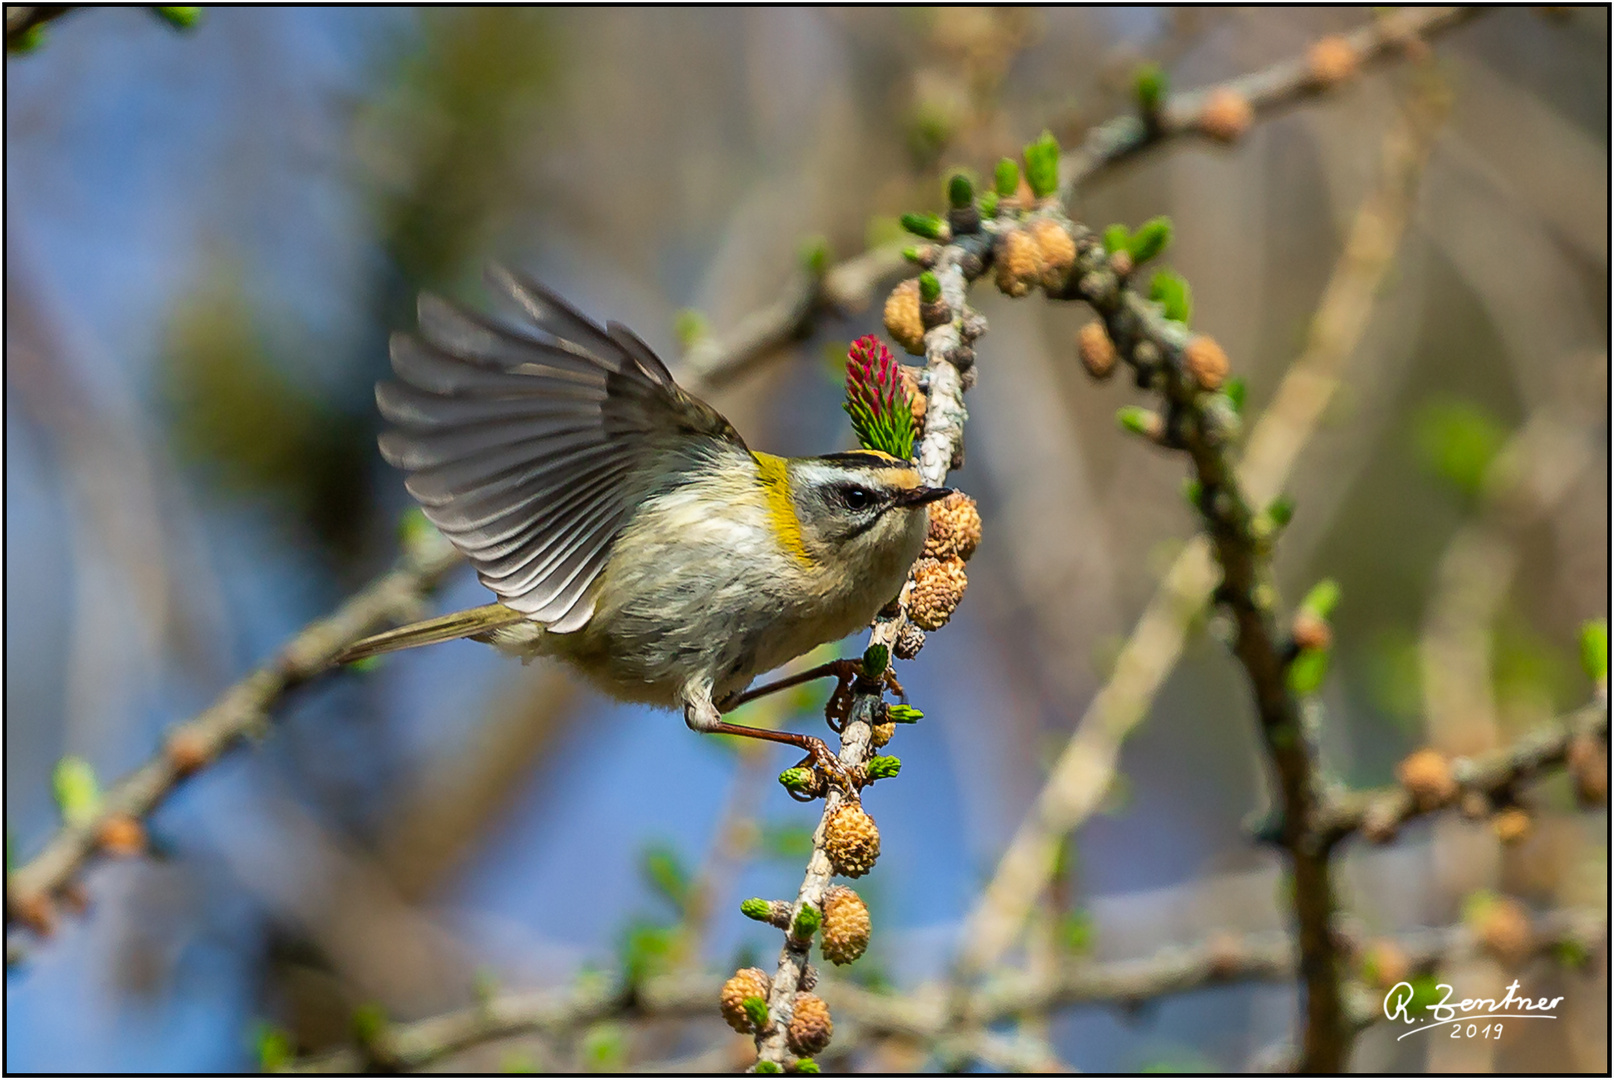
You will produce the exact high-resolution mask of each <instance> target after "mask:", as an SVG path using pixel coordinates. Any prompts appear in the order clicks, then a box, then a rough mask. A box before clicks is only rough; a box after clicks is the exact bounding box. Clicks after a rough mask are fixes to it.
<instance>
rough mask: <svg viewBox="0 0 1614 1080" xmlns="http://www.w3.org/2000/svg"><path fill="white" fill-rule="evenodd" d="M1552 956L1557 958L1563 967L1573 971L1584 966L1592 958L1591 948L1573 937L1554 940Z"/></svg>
mask: <svg viewBox="0 0 1614 1080" xmlns="http://www.w3.org/2000/svg"><path fill="white" fill-rule="evenodd" d="M1552 956H1553V959H1554V960H1557V961H1558V963H1560V964H1562V965H1563V966H1564V967H1566V968H1570V969H1572V970H1575V971H1579V970H1581V969H1582V968H1584V967H1586V965H1587V964H1589V963H1591V960H1592V954H1591V950H1590V949H1588V948H1586V946H1585V945H1584V944H1583V943H1582V942H1579V941H1576V940H1574V939H1573V938H1565V939H1564V940H1562V941H1556V942H1554V943H1553V946H1552Z"/></svg>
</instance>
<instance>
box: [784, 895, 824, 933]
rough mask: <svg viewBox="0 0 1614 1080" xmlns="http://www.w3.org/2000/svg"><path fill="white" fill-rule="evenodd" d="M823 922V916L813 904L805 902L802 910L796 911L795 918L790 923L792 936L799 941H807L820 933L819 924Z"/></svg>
mask: <svg viewBox="0 0 1614 1080" xmlns="http://www.w3.org/2000/svg"><path fill="white" fill-rule="evenodd" d="M821 922H823V916H821V915H819V914H818V909H817V908H815V907H813V906H812V905H811V904H803V905H802V906H801V910H800V911H798V912H796V918H795V920H794V921H793V922H792V923H791V924H790V936H791V937H793V938H795V939H796V940H797V941H806V940H807V939H808V938H810V937H812V936H813V935H814V934H816V933H818V925H819V923H821Z"/></svg>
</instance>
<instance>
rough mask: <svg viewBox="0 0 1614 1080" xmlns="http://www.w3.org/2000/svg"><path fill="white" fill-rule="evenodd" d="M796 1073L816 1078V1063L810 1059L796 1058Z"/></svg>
mask: <svg viewBox="0 0 1614 1080" xmlns="http://www.w3.org/2000/svg"><path fill="white" fill-rule="evenodd" d="M796 1071H797V1072H799V1073H806V1074H808V1075H809V1076H816V1075H817V1074H818V1062H816V1061H814V1060H813V1059H812V1058H797V1059H796Z"/></svg>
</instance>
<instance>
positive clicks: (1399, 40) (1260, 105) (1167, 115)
mask: <svg viewBox="0 0 1614 1080" xmlns="http://www.w3.org/2000/svg"><path fill="white" fill-rule="evenodd" d="M1482 10H1483V9H1481V8H1477V7H1425V8H1404V9H1401V10H1399V11H1395V12H1392V13H1390V14H1386V15H1383V16H1380V17H1378V18H1375V19H1374V20H1373V21H1372V22H1369V23H1367V24H1365V25H1363V26H1360V27H1358V28H1357V29H1355V30H1353V31H1351V32H1350V33H1348V34H1344V35H1342V38H1343V40H1344V41H1345V42H1346V43H1347V44H1348V45H1349V46H1350V47H1351V48H1352V49H1353V50H1354V52H1355V54H1356V56H1357V62H1358V64H1361V65H1366V64H1369V63H1372V62H1374V61H1378V60H1383V59H1388V58H1391V57H1393V56H1394V55H1395V54H1396V53H1397V52H1398V51H1404V50H1405V49H1407V48H1408V46H1410V45H1412V44H1413V43H1414V42H1418V41H1424V40H1427V39H1429V38H1432V37H1435V36H1436V35H1438V34H1440V33H1442V32H1444V31H1446V30H1450V29H1453V28H1454V27H1457V26H1460V25H1461V24H1462V23H1464V22H1466V21H1467V20H1468V19H1470V18H1472V17H1473V16H1475V15H1477V14H1479V13H1480V12H1481V11H1482ZM1333 85H1337V84H1336V83H1328V82H1324V81H1321V80H1319V79H1318V78H1317V76H1316V75H1315V74H1314V73H1313V71H1312V68H1311V64H1310V61H1309V58H1308V56H1306V55H1300V56H1292V57H1286V58H1285V59H1283V60H1279V61H1278V62H1277V63H1274V64H1272V65H1270V66H1269V67H1265V68H1261V69H1260V70H1258V71H1252V72H1249V73H1247V74H1244V75H1240V76H1238V77H1237V78H1233V79H1229V80H1227V81H1226V82H1222V83H1217V84H1216V85H1214V86H1209V87H1204V88H1202V89H1199V90H1192V91H1187V92H1184V93H1179V94H1173V95H1171V97H1170V98H1168V99H1167V100H1166V101H1165V102H1163V103H1162V105H1161V107H1160V110H1159V112H1158V114H1157V115H1156V116H1154V117H1153V118H1144V117H1141V116H1137V115H1128V116H1118V117H1116V118H1115V119H1113V120H1109V121H1107V122H1105V123H1103V124H1100V125H1098V126H1097V127H1095V128H1093V129H1092V130H1090V131H1089V132H1088V133H1087V138H1086V139H1085V140H1084V141H1083V142H1082V145H1081V146H1080V147H1078V148H1077V149H1075V150H1073V151H1071V152H1070V153H1067V154H1065V155H1064V156H1063V157H1062V158H1061V159H1060V163H1059V197H1060V201H1061V202H1063V203H1067V204H1068V203H1069V202H1070V200H1071V198H1072V197H1073V196H1074V195H1075V193H1076V192H1077V191H1078V190H1079V189H1080V188H1081V187H1082V186H1083V185H1084V184H1086V183H1087V182H1088V181H1090V180H1091V179H1093V177H1094V176H1096V175H1098V174H1099V173H1100V172H1103V171H1105V170H1108V169H1110V168H1112V167H1114V166H1116V165H1119V164H1121V163H1122V162H1124V161H1128V160H1130V159H1132V158H1134V157H1136V156H1137V155H1139V154H1141V153H1143V152H1144V151H1146V150H1150V149H1153V148H1154V147H1157V146H1159V145H1161V144H1163V143H1165V142H1168V141H1170V140H1172V139H1175V138H1179V137H1181V136H1184V135H1193V134H1198V133H1201V132H1202V131H1203V128H1202V126H1201V122H1200V116H1201V114H1202V112H1203V111H1204V106H1205V102H1206V100H1207V99H1208V98H1209V97H1210V96H1211V95H1212V94H1213V93H1216V92H1218V91H1227V92H1231V93H1233V94H1237V95H1239V96H1240V97H1242V98H1243V99H1244V100H1245V101H1246V102H1247V103H1248V104H1249V106H1250V111H1251V113H1252V114H1253V117H1260V118H1264V117H1266V116H1270V115H1272V114H1275V113H1277V112H1279V111H1281V110H1282V109H1284V108H1287V107H1289V106H1291V105H1295V104H1298V103H1300V102H1302V101H1305V100H1306V99H1307V98H1310V97H1314V96H1316V95H1318V94H1322V93H1324V92H1326V91H1327V90H1328V89H1330V87H1331V86H1333Z"/></svg>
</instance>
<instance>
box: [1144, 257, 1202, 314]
mask: <svg viewBox="0 0 1614 1080" xmlns="http://www.w3.org/2000/svg"><path fill="white" fill-rule="evenodd" d="M1149 299H1150V300H1153V301H1154V302H1155V303H1157V304H1159V305H1160V313H1161V314H1162V315H1164V316H1165V317H1166V318H1168V319H1171V320H1173V321H1175V322H1180V323H1182V324H1183V325H1184V326H1187V325H1188V319H1189V317H1190V316H1191V315H1193V313H1194V298H1193V292H1192V291H1191V290H1190V289H1189V288H1188V280H1187V279H1186V278H1184V277H1183V276H1182V275H1181V274H1179V273H1177V271H1175V270H1161V271H1159V272H1158V273H1156V274H1155V276H1154V277H1153V278H1152V279H1151V280H1150V282H1149Z"/></svg>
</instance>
